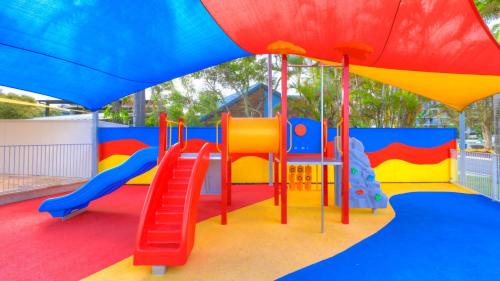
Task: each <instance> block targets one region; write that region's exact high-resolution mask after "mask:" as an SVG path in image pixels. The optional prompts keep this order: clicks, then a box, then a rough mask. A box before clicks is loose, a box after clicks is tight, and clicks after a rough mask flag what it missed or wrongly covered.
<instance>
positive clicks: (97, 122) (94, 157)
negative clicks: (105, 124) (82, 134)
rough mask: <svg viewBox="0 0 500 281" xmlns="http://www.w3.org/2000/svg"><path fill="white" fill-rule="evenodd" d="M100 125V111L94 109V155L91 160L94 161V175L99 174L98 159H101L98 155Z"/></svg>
mask: <svg viewBox="0 0 500 281" xmlns="http://www.w3.org/2000/svg"><path fill="white" fill-rule="evenodd" d="M98 127H99V112H98V111H94V112H92V129H91V130H92V132H91V138H92V156H91V160H90V161H92V166H91V167H92V170H91V172H92V177H94V176H95V175H97V161H98V159H99V157H98V153H99V151H98V146H97V129H98Z"/></svg>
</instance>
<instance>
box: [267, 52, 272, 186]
mask: <svg viewBox="0 0 500 281" xmlns="http://www.w3.org/2000/svg"><path fill="white" fill-rule="evenodd" d="M272 84H273V55H271V54H269V55H267V117H268V118H271V117H273V90H272V89H273V87H272ZM268 166H269V167H268V168H269V169H268V170H269V172H268V174H269V186H273V154H272V153H269V165H268Z"/></svg>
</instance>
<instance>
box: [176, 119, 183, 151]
mask: <svg viewBox="0 0 500 281" xmlns="http://www.w3.org/2000/svg"><path fill="white" fill-rule="evenodd" d="M177 131H178V134H177V142H178V143H180V145H181V148H183V147H184V119H182V118H179V124H178V125H177Z"/></svg>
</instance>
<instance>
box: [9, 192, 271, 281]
mask: <svg viewBox="0 0 500 281" xmlns="http://www.w3.org/2000/svg"><path fill="white" fill-rule="evenodd" d="M146 191H147V187H145V186H124V187H122V188H121V189H119V190H118V191H116V192H114V193H112V194H110V195H108V196H106V197H104V198H101V199H99V200H97V201H96V202H93V203H91V204H90V207H89V209H88V211H87V212H85V213H83V214H80V215H78V216H76V217H74V218H71V219H69V220H67V221H64V222H63V221H61V220H58V219H53V218H52V217H50V215H49V214H47V213H39V212H38V211H37V209H38V206H39V205H40V203H41V202H42V201H43V199H45V198H40V199H34V200H29V201H25V202H20V203H15V204H11V205H7V206H2V207H0V235H1V236H0V237H1V238H0V249H1V250H0V264H1V266H0V280H23V281H24V280H79V279H80V278H83V277H86V276H88V275H90V274H92V273H95V272H97V271H99V270H101V269H103V268H105V267H108V266H110V265H112V264H114V263H116V262H118V261H120V260H122V259H124V258H126V257H128V256H130V255H131V254H132V253H133V250H134V245H135V239H136V232H137V224H138V222H139V214H140V212H141V209H142V205H143V201H144V197H145V195H146ZM270 197H272V189H270V188H268V187H267V186H263V185H245V186H234V187H233V206H232V207H231V208H230V210H235V209H238V208H242V207H245V206H248V205H251V204H254V203H257V202H260V201H262V200H265V199H268V198H270ZM219 204H220V203H219V196H215V195H204V196H202V197H201V199H200V203H199V211H198V220H199V221H200V220H204V219H207V218H210V217H213V216H216V215H218V214H219V212H220V209H219V206H220V205H219Z"/></svg>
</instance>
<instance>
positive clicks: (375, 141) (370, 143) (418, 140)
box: [349, 128, 456, 152]
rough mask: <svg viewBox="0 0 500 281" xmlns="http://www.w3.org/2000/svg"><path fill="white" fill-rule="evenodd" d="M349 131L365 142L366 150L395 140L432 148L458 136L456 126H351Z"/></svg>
mask: <svg viewBox="0 0 500 281" xmlns="http://www.w3.org/2000/svg"><path fill="white" fill-rule="evenodd" d="M349 132H350V134H351V136H352V137H355V138H357V139H359V140H360V141H361V142H362V143H363V144H364V146H365V152H373V151H377V150H380V149H382V148H384V147H386V146H388V145H389V144H391V143H393V142H399V143H402V144H406V145H409V146H413V147H421V148H431V147H436V146H440V145H442V144H445V143H447V142H449V141H451V140H453V139H455V138H456V129H454V128H446V129H444V128H422V129H420V128H419V129H416V128H395V129H392V128H366V129H361V128H351V129H350V130H349Z"/></svg>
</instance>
